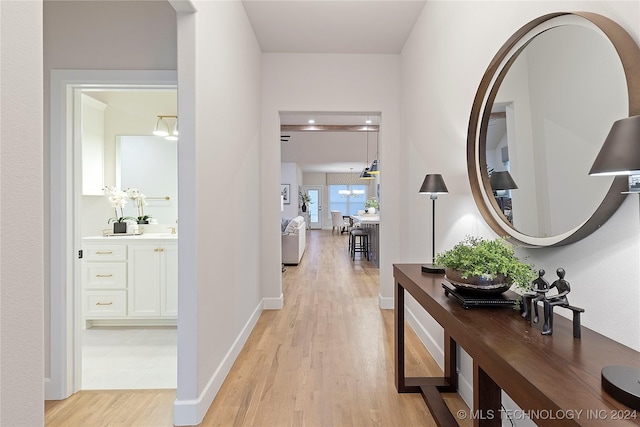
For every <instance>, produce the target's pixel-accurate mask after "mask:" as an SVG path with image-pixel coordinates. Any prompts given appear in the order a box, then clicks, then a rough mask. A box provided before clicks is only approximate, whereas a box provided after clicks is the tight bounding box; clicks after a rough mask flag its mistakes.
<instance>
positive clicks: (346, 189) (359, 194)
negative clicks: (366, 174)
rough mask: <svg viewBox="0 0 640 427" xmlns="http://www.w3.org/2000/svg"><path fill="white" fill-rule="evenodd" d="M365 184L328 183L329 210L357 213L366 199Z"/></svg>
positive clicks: (346, 213) (349, 213) (343, 213)
mask: <svg viewBox="0 0 640 427" xmlns="http://www.w3.org/2000/svg"><path fill="white" fill-rule="evenodd" d="M367 187H368V186H367V185H346V184H341V185H329V210H331V211H340V212H342V215H357V214H358V211H359V210H363V209H364V202H365V201H366V200H367Z"/></svg>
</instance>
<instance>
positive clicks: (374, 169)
mask: <svg viewBox="0 0 640 427" xmlns="http://www.w3.org/2000/svg"><path fill="white" fill-rule="evenodd" d="M367 129H369V128H368V127H367ZM379 134H380V128H378V133H377V134H376V159H375V160H374V161H373V162H372V163H371V167H370V168H369V173H370V174H371V175H378V174H380V161H379V160H378V138H379Z"/></svg>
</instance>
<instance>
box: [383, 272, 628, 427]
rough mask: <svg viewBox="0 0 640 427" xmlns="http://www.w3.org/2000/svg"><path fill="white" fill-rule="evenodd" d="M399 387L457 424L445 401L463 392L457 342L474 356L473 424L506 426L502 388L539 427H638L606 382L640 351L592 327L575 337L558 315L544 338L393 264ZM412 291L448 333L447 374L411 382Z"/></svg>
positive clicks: (511, 316)
mask: <svg viewBox="0 0 640 427" xmlns="http://www.w3.org/2000/svg"><path fill="white" fill-rule="evenodd" d="M393 274H394V278H395V283H396V286H395V315H394V316H395V377H396V378H395V382H396V388H397V390H398V392H399V393H422V396H423V398H424V400H425V402H426V403H427V405H428V406H429V409H430V411H431V413H432V414H433V416H434V418H435V419H436V420H437V422H438V425H440V426H457V425H458V424H457V421H456V418H455V417H454V416H453V415H452V414H451V413H450V411H449V410H448V408H447V407H446V405H445V404H444V402H443V400H442V399H441V397H440V393H442V392H455V391H457V388H458V377H457V373H456V356H457V354H456V353H457V344H459V345H460V347H462V348H463V349H464V350H465V351H466V352H467V353H468V354H469V355H470V356H471V357H472V358H473V410H472V411H471V413H469V414H466V415H465V416H467V417H468V418H472V419H473V424H474V426H483V427H484V426H501V425H502V419H503V418H504V419H506V417H507V415H509V413H505V412H503V411H501V390H504V391H505V392H506V393H507V394H508V395H509V396H510V397H511V398H512V399H513V400H514V401H515V402H516V403H517V404H518V406H520V408H522V410H523V412H522V413H518V415H521V414H527V415H529V416H531V418H532V420H533V421H534V422H535V423H536V424H537V425H540V426H547V425H566V426H570V425H599V426H626V425H640V413H636V411H634V410H632V409H630V408H628V407H627V406H625V405H623V404H621V403H619V402H617V401H615V400H614V399H613V398H612V397H611V396H609V395H608V394H607V393H606V392H605V391H604V390H602V386H601V384H600V381H601V379H600V371H601V369H602V368H603V367H604V366H607V365H623V366H638V365H640V353H638V352H637V351H635V350H633V349H630V348H629V347H626V346H624V345H622V344H619V343H617V342H615V341H613V340H611V339H609V338H607V337H605V336H603V335H600V334H598V333H596V332H594V331H592V330H590V329H588V328H585V327H582V338H581V339H577V338H574V337H573V328H572V322H571V321H570V320H568V319H565V318H564V317H561V316H557V319H556V320H555V323H554V328H553V335H551V336H547V335H541V333H540V328H539V326H538V325H532V324H531V323H529V322H528V321H525V320H524V319H523V318H522V317H521V316H520V313H519V311H517V310H514V309H513V308H488V307H483V308H472V309H465V308H463V307H462V305H461V304H460V303H459V302H458V301H457V300H456V299H454V298H451V297H447V296H445V293H444V290H443V288H442V282H443V276H442V275H435V274H424V273H422V271H421V268H420V264H394V265H393ZM404 291H407V293H408V294H410V295H411V296H412V297H413V298H415V299H416V301H417V302H418V303H419V304H420V305H421V306H422V307H423V308H424V309H425V310H426V311H427V312H428V313H429V314H430V315H431V316H432V317H433V318H434V319H435V320H436V321H437V322H438V323H439V324H440V325H441V326H442V327H443V328H444V354H445V358H444V376H443V377H442V378H429V377H406V376H405V370H404V299H405V292H404Z"/></svg>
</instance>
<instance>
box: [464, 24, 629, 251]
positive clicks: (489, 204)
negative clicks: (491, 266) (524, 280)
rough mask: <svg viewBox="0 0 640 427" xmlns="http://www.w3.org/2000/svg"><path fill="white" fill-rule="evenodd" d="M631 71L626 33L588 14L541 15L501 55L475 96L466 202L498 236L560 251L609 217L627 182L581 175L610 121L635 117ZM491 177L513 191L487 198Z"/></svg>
mask: <svg viewBox="0 0 640 427" xmlns="http://www.w3.org/2000/svg"><path fill="white" fill-rule="evenodd" d="M638 66H640V50H639V49H638V47H637V45H636V44H635V42H634V41H633V39H631V37H630V36H629V35H628V33H626V31H624V29H622V28H621V27H619V26H618V25H617V24H615V23H614V22H613V21H611V20H609V19H608V18H605V17H603V16H600V15H596V14H592V13H587V12H576V13H553V14H549V15H545V16H542V17H540V18H538V19H535V20H533V21H531V22H530V23H528V24H527V25H525V26H524V27H522V28H521V29H520V30H519V31H518V32H517V33H515V34H514V35H513V36H512V37H511V38H510V39H509V40H508V41H507V42H506V43H505V45H504V46H502V48H501V49H500V50H499V52H498V53H497V54H496V56H495V57H494V59H493V61H492V62H491V64H490V65H489V67H488V69H487V71H486V73H485V75H484V77H483V79H482V81H481V84H480V87H479V89H478V92H477V94H476V98H475V100H474V104H473V109H472V113H471V118H470V122H469V131H468V139H467V163H468V170H469V179H470V183H471V188H472V192H473V196H474V199H475V201H476V204H477V205H478V208H479V209H480V212H481V214H482V215H483V217H484V219H485V220H486V221H487V223H488V224H489V225H490V226H491V228H492V229H493V230H494V231H495V232H496V233H498V234H499V235H501V236H508V237H510V239H511V240H513V241H514V243H518V244H522V245H525V246H529V247H541V246H559V245H563V244H567V243H571V242H575V241H577V240H579V239H582V238H584V237H586V236H587V235H589V234H590V233H592V232H593V231H595V230H596V229H597V228H598V227H599V226H601V225H602V224H603V223H604V222H605V221H606V220H607V219H608V218H609V217H610V216H611V215H612V214H613V212H615V210H616V209H617V208H618V206H619V205H620V204H621V203H622V200H623V199H624V196H623V195H622V194H620V193H621V192H622V191H624V190H625V189H626V187H627V181H626V178H625V177H618V178H612V177H609V178H603V177H592V176H589V175H588V172H589V169H590V167H591V165H592V164H593V161H594V159H595V157H596V155H597V154H598V152H599V150H600V147H601V145H602V143H603V142H604V140H605V138H606V136H607V134H608V132H609V129H610V128H611V125H612V124H613V122H614V121H615V120H618V119H620V118H623V117H627V116H629V115H636V114H640V83H639V82H638V77H639V76H638V75H637V73H638ZM493 171H509V172H510V174H511V176H512V177H513V180H514V181H515V183H516V184H517V188H516V189H512V190H509V191H508V192H501V191H495V190H494V189H492V188H491V184H490V173H492V172H493ZM496 196H497V197H496ZM505 207H508V209H505Z"/></svg>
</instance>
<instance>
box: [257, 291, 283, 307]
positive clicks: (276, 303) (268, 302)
mask: <svg viewBox="0 0 640 427" xmlns="http://www.w3.org/2000/svg"><path fill="white" fill-rule="evenodd" d="M282 307H284V294H280V296H279V297H278V298H263V299H262V308H263V309H265V310H280V309H282Z"/></svg>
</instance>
